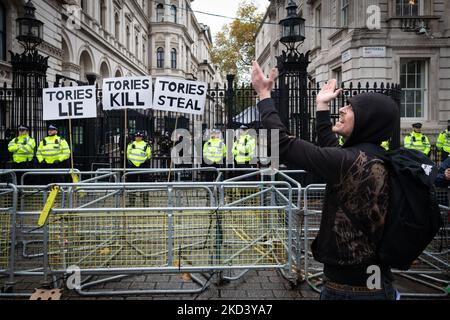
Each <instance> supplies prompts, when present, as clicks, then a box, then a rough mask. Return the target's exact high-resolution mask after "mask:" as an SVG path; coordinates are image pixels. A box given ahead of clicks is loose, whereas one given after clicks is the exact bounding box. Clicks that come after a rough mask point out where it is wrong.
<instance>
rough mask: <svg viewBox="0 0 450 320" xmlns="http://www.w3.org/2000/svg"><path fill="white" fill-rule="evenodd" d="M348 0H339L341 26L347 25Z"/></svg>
mask: <svg viewBox="0 0 450 320" xmlns="http://www.w3.org/2000/svg"><path fill="white" fill-rule="evenodd" d="M349 6H350V4H349V0H341V27H347V26H348V12H349Z"/></svg>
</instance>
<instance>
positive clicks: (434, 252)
mask: <svg viewBox="0 0 450 320" xmlns="http://www.w3.org/2000/svg"><path fill="white" fill-rule="evenodd" d="M324 192H325V185H310V186H308V187H306V188H305V189H304V201H305V207H304V231H303V235H302V239H303V241H304V272H305V279H306V281H307V283H308V284H309V286H310V287H311V288H312V289H313V290H315V291H317V292H320V289H319V286H321V285H322V276H323V271H322V270H323V265H322V264H320V263H319V262H317V261H315V260H314V258H313V256H312V253H311V249H310V247H311V243H312V241H313V239H314V238H315V237H316V236H317V233H318V231H319V228H320V219H321V214H322V204H323V197H324ZM441 210H442V211H441V212H442V219H443V222H444V226H443V227H442V228H441V230H440V231H439V233H438V234H437V235H436V237H435V238H434V239H433V241H432V242H431V243H430V244H429V246H428V247H427V248H426V250H424V252H423V253H422V254H421V256H420V257H419V258H418V260H417V261H416V262H415V263H414V264H413V266H412V267H411V269H410V270H408V271H400V270H393V273H394V274H396V275H398V276H400V277H403V278H406V279H409V280H411V281H413V282H415V283H418V284H420V285H423V286H425V287H428V288H431V289H432V290H434V292H428V291H427V290H423V292H420V293H416V292H401V293H400V295H401V297H414V298H439V297H447V296H448V291H447V290H448V289H447V288H448V286H449V285H450V282H449V281H448V280H445V279H442V278H440V277H438V275H444V276H448V274H449V271H450V267H449V261H450V260H449V241H450V233H449V230H450V229H449V221H448V219H449V218H448V212H449V207H447V206H442V205H441ZM436 291H437V292H439V293H435V292H436Z"/></svg>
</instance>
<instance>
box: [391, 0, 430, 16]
mask: <svg viewBox="0 0 450 320" xmlns="http://www.w3.org/2000/svg"><path fill="white" fill-rule="evenodd" d="M397 1H398V0H395V1H394V15H395V16H397V17H411V15H404V14H398V12H397ZM403 1H408V0H403ZM416 1H417V2H418V5H419V13H418V14H419V16H423V15H424V12H425V2H424V0H416Z"/></svg>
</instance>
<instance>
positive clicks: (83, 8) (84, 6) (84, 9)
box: [81, 0, 87, 13]
mask: <svg viewBox="0 0 450 320" xmlns="http://www.w3.org/2000/svg"><path fill="white" fill-rule="evenodd" d="M86 1H87V0H81V10H83V12H86V13H87V3H86Z"/></svg>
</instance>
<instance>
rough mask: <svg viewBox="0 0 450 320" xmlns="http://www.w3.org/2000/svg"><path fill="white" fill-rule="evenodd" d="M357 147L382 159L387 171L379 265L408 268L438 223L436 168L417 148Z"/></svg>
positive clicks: (401, 268)
mask: <svg viewBox="0 0 450 320" xmlns="http://www.w3.org/2000/svg"><path fill="white" fill-rule="evenodd" d="M358 147H360V149H361V150H363V151H366V152H367V153H369V154H373V155H375V156H376V157H377V158H380V159H382V160H383V161H384V162H385V164H386V166H387V168H388V171H389V209H388V213H387V216H386V221H385V226H384V231H383V236H382V238H381V241H380V242H379V243H378V244H377V253H378V258H379V260H380V262H381V263H382V264H383V265H387V266H390V267H392V268H396V269H399V270H408V269H409V268H410V267H411V265H412V263H413V262H414V260H416V259H417V258H418V257H419V256H420V255H421V254H422V252H423V251H424V250H425V249H426V247H427V246H428V245H429V244H430V242H431V241H432V240H433V238H434V237H435V236H436V234H437V233H438V231H439V229H440V228H441V226H442V217H441V212H440V208H439V204H438V201H437V197H436V188H435V186H434V182H435V180H436V176H437V172H438V168H437V167H436V166H435V164H434V163H433V162H432V161H431V160H430V159H429V158H428V157H426V156H425V155H424V154H423V153H422V152H420V151H417V150H411V149H405V148H400V149H396V150H390V151H385V150H384V149H382V148H381V147H378V146H376V145H373V144H363V145H359V146H358Z"/></svg>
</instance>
